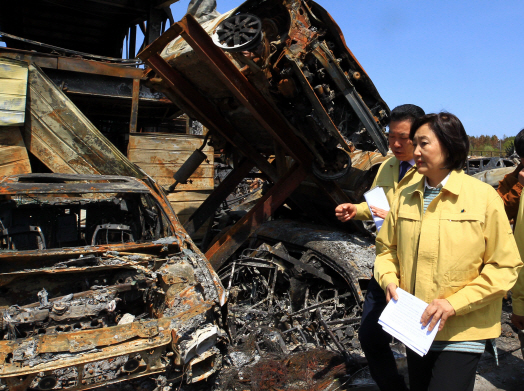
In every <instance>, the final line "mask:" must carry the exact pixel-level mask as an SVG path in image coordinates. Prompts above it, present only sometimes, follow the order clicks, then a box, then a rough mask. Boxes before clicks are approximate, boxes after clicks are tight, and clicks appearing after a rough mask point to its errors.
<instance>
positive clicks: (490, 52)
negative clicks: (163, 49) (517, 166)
mask: <svg viewBox="0 0 524 391" xmlns="http://www.w3.org/2000/svg"><path fill="white" fill-rule="evenodd" d="M241 3H242V1H239V0H217V10H218V11H219V12H221V13H224V12H226V11H229V10H231V9H233V8H235V7H236V6H238V5H240V4H241ZM317 3H319V4H320V5H321V6H323V7H324V8H325V9H326V10H327V11H328V12H329V13H330V14H331V15H332V16H333V18H334V19H335V21H336V22H337V23H338V25H339V26H340V28H341V30H342V32H343V33H344V36H345V39H346V43H347V45H348V47H349V49H350V50H351V51H352V52H353V54H354V55H355V57H356V58H357V59H358V60H359V62H360V63H361V64H362V66H363V67H364V69H365V70H366V72H367V73H368V75H369V76H370V77H371V80H373V82H374V84H375V86H376V87H377V89H378V91H379V93H380V94H381V96H382V98H383V99H384V100H385V101H386V103H387V104H388V105H389V107H390V109H393V108H394V107H395V106H397V105H400V104H404V103H413V104H416V105H419V106H420V107H422V108H423V109H424V110H425V111H426V113H433V112H439V111H448V112H450V113H453V114H455V115H457V116H458V117H459V118H460V120H461V121H462V123H463V124H464V127H465V129H466V132H467V133H468V134H469V135H472V136H480V135H483V134H486V135H494V134H495V135H497V136H498V137H503V136H504V135H505V136H514V135H516V134H517V133H518V132H519V131H520V130H521V129H522V128H524V115H523V110H522V106H523V102H524V77H523V75H522V74H523V72H524V39H523V38H524V23H522V21H523V20H524V1H522V0H504V1H493V0H491V1H487V0H476V1H465V0H455V1H450V0H439V1H437V0H423V1H422V0H418V1H415V0H380V1H379V0H317ZM188 4H189V0H180V1H179V2H177V3H174V4H172V5H171V10H172V12H173V16H174V19H175V21H178V20H180V19H181V18H182V17H183V16H184V14H185V13H186V10H187V5H188ZM142 39H143V38H142ZM140 42H141V39H137V44H138V45H139V44H140ZM1 44H2V43H0V45H1Z"/></svg>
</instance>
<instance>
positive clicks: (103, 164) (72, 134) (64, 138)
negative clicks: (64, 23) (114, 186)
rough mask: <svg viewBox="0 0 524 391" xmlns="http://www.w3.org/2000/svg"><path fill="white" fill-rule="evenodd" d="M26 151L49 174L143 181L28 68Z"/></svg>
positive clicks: (59, 93)
mask: <svg viewBox="0 0 524 391" xmlns="http://www.w3.org/2000/svg"><path fill="white" fill-rule="evenodd" d="M28 105H29V107H30V113H31V115H30V116H29V118H27V120H26V123H25V132H24V133H25V134H24V137H25V141H26V145H27V148H28V149H29V151H30V152H31V153H33V154H34V155H35V156H36V157H37V158H38V159H40V160H41V161H42V162H43V163H44V164H45V165H46V166H47V167H49V169H51V171H53V172H56V173H63V174H75V173H76V174H102V175H125V176H134V177H138V178H142V177H143V176H144V174H143V172H142V171H141V170H140V169H139V168H138V167H137V166H136V165H134V164H133V163H131V162H130V161H129V160H128V159H127V158H126V157H125V156H124V155H123V154H122V153H121V152H120V151H119V150H118V149H117V148H116V147H115V146H114V145H113V144H112V143H111V142H110V141H109V140H107V139H106V138H105V137H104V136H103V135H102V133H100V131H99V130H98V129H97V128H96V127H95V126H94V125H93V124H92V123H91V121H89V120H88V119H87V118H86V117H85V116H84V114H82V112H81V111H80V110H79V109H78V108H77V107H76V106H75V105H74V103H73V102H71V100H70V99H69V98H68V97H67V96H66V95H65V94H64V93H63V92H62V91H61V90H60V89H59V88H57V86H56V85H55V84H54V83H53V82H52V81H51V80H50V79H49V78H48V77H47V76H46V75H45V74H44V73H43V72H42V71H41V70H40V69H39V68H38V67H37V66H34V65H30V66H29V100H28Z"/></svg>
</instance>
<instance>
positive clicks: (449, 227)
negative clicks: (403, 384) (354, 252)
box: [375, 171, 522, 341]
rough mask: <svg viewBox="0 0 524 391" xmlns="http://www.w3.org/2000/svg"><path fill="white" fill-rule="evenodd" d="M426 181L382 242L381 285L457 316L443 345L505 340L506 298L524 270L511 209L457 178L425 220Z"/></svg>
mask: <svg viewBox="0 0 524 391" xmlns="http://www.w3.org/2000/svg"><path fill="white" fill-rule="evenodd" d="M423 197H424V178H423V179H421V180H420V181H419V182H418V183H415V184H413V185H410V186H407V187H404V188H403V189H402V190H401V192H400V194H399V196H398V198H397V199H396V201H395V205H393V209H392V210H391V212H390V213H389V214H388V217H387V218H386V220H385V221H384V224H383V225H382V228H381V230H380V233H379V235H378V236H377V240H376V245H377V254H378V255H377V258H376V260H375V279H376V280H377V281H378V282H379V284H380V286H381V287H382V288H383V289H384V290H385V289H386V287H387V286H388V284H390V283H395V284H396V285H397V286H400V287H401V288H402V289H404V290H405V291H407V292H410V293H411V294H414V295H415V296H416V297H418V298H419V299H422V300H424V301H425V302H426V303H430V302H431V301H432V300H434V299H444V298H445V299H447V300H448V301H449V302H450V304H451V305H452V306H453V308H454V309H455V312H456V315H455V316H452V317H451V318H449V319H448V320H447V321H446V325H445V326H444V328H443V329H442V331H440V332H439V333H437V337H436V340H439V341H468V340H472V341H473V340H480V339H488V338H496V337H498V336H499V335H500V316H501V312H502V300H501V299H502V297H503V296H504V294H505V292H506V291H507V290H509V289H511V287H512V286H513V284H514V283H515V281H516V280H517V276H518V270H519V269H520V268H521V267H522V261H521V260H520V257H519V253H518V250H517V246H516V244H515V239H514V237H513V233H512V231H511V227H510V225H509V222H508V218H507V216H506V212H505V211H504V204H503V202H502V200H501V198H500V196H499V195H498V194H497V192H496V191H495V190H494V189H493V188H492V187H491V186H489V185H487V184H485V183H483V182H481V181H479V180H478V179H475V178H472V177H470V176H468V175H466V174H464V172H462V171H453V172H452V173H451V175H450V177H449V179H448V181H447V183H446V185H445V186H444V187H443V188H442V190H441V192H440V194H439V195H438V196H437V197H436V198H435V199H434V200H433V201H432V202H431V204H429V206H428V208H427V210H426V213H425V214H423V210H424V209H423V208H424V207H423V202H424V201H423Z"/></svg>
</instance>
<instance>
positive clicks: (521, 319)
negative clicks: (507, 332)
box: [511, 314, 524, 330]
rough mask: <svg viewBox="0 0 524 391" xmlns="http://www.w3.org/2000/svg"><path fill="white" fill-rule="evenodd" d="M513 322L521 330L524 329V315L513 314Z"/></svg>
mask: <svg viewBox="0 0 524 391" xmlns="http://www.w3.org/2000/svg"><path fill="white" fill-rule="evenodd" d="M511 323H513V325H514V326H515V327H516V328H518V329H519V330H524V316H521V315H515V314H511Z"/></svg>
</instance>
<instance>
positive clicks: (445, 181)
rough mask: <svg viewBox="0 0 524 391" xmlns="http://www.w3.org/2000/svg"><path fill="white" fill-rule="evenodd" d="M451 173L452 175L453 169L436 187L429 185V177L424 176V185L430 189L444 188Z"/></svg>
mask: <svg viewBox="0 0 524 391" xmlns="http://www.w3.org/2000/svg"><path fill="white" fill-rule="evenodd" d="M450 175H451V171H450V172H449V173H448V175H446V177H445V178H444V179H442V182H440V183H439V184H438V185H437V186H435V187H431V186H430V185H429V183H428V178H426V177H424V186H425V188H426V189H429V190H433V189H442V188H443V187H444V186H445V185H446V183H447V181H448V179H449V176H450Z"/></svg>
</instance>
